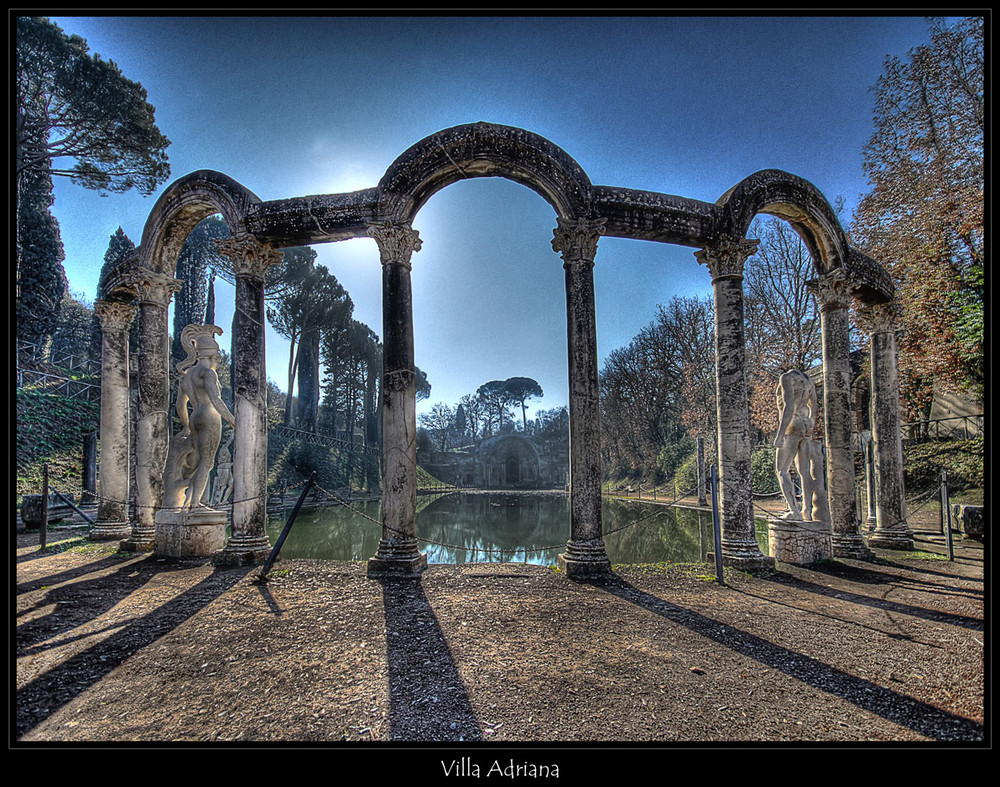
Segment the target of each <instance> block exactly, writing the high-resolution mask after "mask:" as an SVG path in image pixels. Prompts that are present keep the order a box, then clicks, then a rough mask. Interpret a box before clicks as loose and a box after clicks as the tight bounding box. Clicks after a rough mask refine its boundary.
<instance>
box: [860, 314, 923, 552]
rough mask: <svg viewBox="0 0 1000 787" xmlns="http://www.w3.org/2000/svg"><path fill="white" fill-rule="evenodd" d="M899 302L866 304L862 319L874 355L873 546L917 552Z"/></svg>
mask: <svg viewBox="0 0 1000 787" xmlns="http://www.w3.org/2000/svg"><path fill="white" fill-rule="evenodd" d="M897 314H898V307H897V306H896V304H895V303H879V304H867V305H865V306H863V307H861V308H860V309H858V316H859V317H860V318H861V321H862V324H863V326H864V327H865V328H866V330H867V331H868V333H869V336H870V339H869V352H870V355H871V375H872V389H871V408H872V413H871V414H872V442H873V445H874V454H875V532H874V533H872V534H871V536H869V538H868V543H869V544H870V545H871V546H876V547H884V548H886V549H913V532H912V531H911V530H910V526H909V524H908V523H907V521H906V497H905V489H904V486H903V439H902V433H901V431H900V415H899V375H898V371H897V357H896V318H897Z"/></svg>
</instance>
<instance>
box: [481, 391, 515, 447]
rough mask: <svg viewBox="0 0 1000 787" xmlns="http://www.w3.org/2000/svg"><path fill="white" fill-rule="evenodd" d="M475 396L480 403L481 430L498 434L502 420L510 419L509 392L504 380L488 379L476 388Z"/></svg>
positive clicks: (501, 427) (501, 426)
mask: <svg viewBox="0 0 1000 787" xmlns="http://www.w3.org/2000/svg"><path fill="white" fill-rule="evenodd" d="M476 398H477V399H478V400H479V401H480V403H481V404H482V411H481V416H482V419H483V431H484V433H486V434H490V435H492V434H494V430H495V433H496V434H499V433H500V432H501V431H503V425H504V421H505V420H506V419H510V418H511V417H512V416H511V413H510V410H509V407H510V404H511V398H510V392H509V391H508V390H507V385H506V380H490V381H489V382H488V383H483V384H482V385H480V386H479V387H478V388H477V389H476Z"/></svg>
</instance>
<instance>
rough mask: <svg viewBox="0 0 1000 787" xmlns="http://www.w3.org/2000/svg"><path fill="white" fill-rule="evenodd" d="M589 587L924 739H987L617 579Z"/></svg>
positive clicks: (934, 711) (975, 727) (964, 722)
mask: <svg viewBox="0 0 1000 787" xmlns="http://www.w3.org/2000/svg"><path fill="white" fill-rule="evenodd" d="M588 584H591V585H592V586H594V587H597V588H600V589H602V590H605V591H607V592H608V593H611V594H613V595H615V596H618V597H619V598H621V599H624V600H625V601H628V602H629V603H631V604H635V605H636V606H639V607H642V608H643V609H646V610H648V611H650V612H653V613H655V614H657V615H661V616H663V617H664V618H667V619H668V620H671V621H673V622H675V623H679V624H680V625H682V626H686V627H687V628H689V629H690V630H692V631H694V632H695V633H697V634H699V635H701V636H703V637H706V638H708V639H711V640H715V641H716V642H718V643H719V644H720V645H722V646H723V647H726V648H729V649H730V650H734V651H736V652H738V653H742V654H743V655H745V656H748V657H749V658H752V659H756V660H757V661H759V662H760V663H762V664H764V665H766V666H767V667H769V668H771V669H775V670H779V671H781V672H783V673H785V674H786V675H788V676H789V677H791V678H795V679H796V680H800V681H802V682H803V683H806V684H808V685H810V686H812V687H814V688H816V689H819V690H821V691H824V692H827V693H829V694H833V695H834V696H837V697H840V698H841V699H843V700H846V701H847V702H850V703H852V704H854V705H856V706H857V707H858V708H860V709H862V710H864V711H866V712H869V713H874V714H876V715H878V716H881V717H882V718H884V719H886V720H887V721H890V722H892V723H894V724H899V725H900V726H903V727H907V728H909V729H911V730H913V731H914V732H917V733H919V734H920V735H925V736H927V737H928V738H931V739H933V740H938V741H981V740H983V736H984V732H983V725H982V724H978V723H977V722H974V721H972V720H970V719H967V718H965V717H962V716H956V715H954V714H952V713H948V712H946V711H943V710H941V709H940V708H936V707H934V706H933V705H928V704H927V703H924V702H920V701H918V700H914V699H912V698H911V697H907V696H906V695H903V694H898V693H896V692H894V691H890V690H889V689H886V688H884V687H882V686H879V685H877V684H875V683H871V682H870V681H867V680H864V679H862V678H858V677H855V676H854V675H850V674H848V673H846V672H843V671H841V670H839V669H836V668H834V667H831V666H830V665H828V664H824V663H822V662H820V661H817V660H815V659H813V658H811V657H809V656H804V655H802V654H801V653H796V652H795V651H792V650H789V649H787V648H783V647H781V646H779V645H775V644H773V643H771V642H768V641H767V640H765V639H761V638H760V637H758V636H756V635H754V634H750V633H748V632H745V631H741V630H740V629H737V628H734V627H733V626H732V625H731V624H728V623H727V624H725V625H724V626H723V624H722V623H720V622H719V621H717V620H712V619H711V618H708V617H705V616H704V615H702V614H700V613H697V612H693V611H691V610H689V609H685V608H683V607H679V606H677V605H676V604H671V603H670V602H667V601H664V600H662V599H660V598H657V597H656V596H653V595H650V594H649V593H646V592H645V591H642V590H639V589H638V588H636V587H635V586H633V585H632V584H630V583H629V582H627V581H626V580H624V579H622V578H621V577H619V576H617V575H614V576H612V577H610V578H608V579H604V580H592V581H590V582H589V583H588Z"/></svg>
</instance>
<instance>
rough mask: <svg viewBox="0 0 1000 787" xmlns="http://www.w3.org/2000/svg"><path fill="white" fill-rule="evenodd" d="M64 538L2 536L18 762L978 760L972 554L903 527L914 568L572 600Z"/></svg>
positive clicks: (560, 584)
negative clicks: (263, 751) (130, 755)
mask: <svg viewBox="0 0 1000 787" xmlns="http://www.w3.org/2000/svg"><path fill="white" fill-rule="evenodd" d="M85 532H86V531H81V530H75V531H74V530H69V529H67V530H56V531H50V536H49V548H48V549H47V550H46V551H40V550H39V549H38V546H37V544H38V540H37V534H31V533H29V534H26V535H25V534H21V535H19V536H18V548H17V564H16V594H15V595H16V689H17V700H16V710H15V713H14V714H13V715H14V719H13V724H14V727H15V729H13V730H12V731H11V745H12V747H13V748H16V749H26V748H30V747H32V746H33V745H34V744H36V743H47V744H49V745H52V744H55V745H56V747H57V748H64V747H71V746H75V745H77V744H82V743H85V742H89V743H93V742H100V743H103V744H105V745H121V746H126V745H129V744H135V743H142V744H144V745H148V744H156V743H162V742H170V743H172V744H174V745H175V746H176V745H177V744H191V745H198V744H204V743H210V744H212V747H211V748H224V747H223V746H222V745H221V744H223V743H224V742H235V743H236V744H237V745H250V744H258V745H260V744H263V745H272V744H275V743H282V744H294V745H296V746H297V747H303V746H316V745H323V746H332V747H334V748H339V749H342V750H343V751H344V752H345V753H347V752H360V753H361V755H362V756H364V757H366V758H367V759H366V760H365V762H367V763H369V764H370V765H371V764H374V765H375V767H376V768H378V767H379V765H380V763H379V761H378V760H375V761H373V760H372V759H371V754H372V753H373V751H374V750H378V752H381V753H385V754H387V755H389V754H391V755H398V754H399V753H400V749H399V745H398V742H406V743H407V744H408V745H410V744H418V746H419V748H418V749H416V750H415V751H416V754H419V756H421V757H423V758H425V759H427V758H429V759H430V760H432V761H433V762H430V763H429V764H428V765H427V766H426V767H427V768H431V769H432V771H430V772H429V773H432V772H434V771H436V772H437V774H442V773H444V772H445V771H446V770H447V769H448V768H449V767H451V771H450V774H451V775H456V774H457V773H459V772H460V771H461V769H463V768H464V769H465V775H469V776H475V775H476V774H475V773H474V772H473V773H470V772H469V771H470V769H472V768H473V767H478V768H480V769H481V772H480V774H479V775H480V776H481V777H482V776H486V775H487V771H488V769H491V768H493V762H494V761H498V762H499V763H500V766H501V767H505V766H506V765H507V763H508V759H511V758H512V759H513V763H514V768H515V771H516V768H517V767H518V766H519V765H522V763H523V766H522V767H523V768H525V769H527V770H530V768H531V767H532V766H534V767H536V768H542V767H545V766H548V767H549V768H550V769H551V767H552V766H553V765H554V766H555V767H556V769H557V771H558V770H559V768H560V767H561V768H562V770H561V772H560V773H557V774H556V775H558V776H559V777H560V778H564V777H566V776H567V775H570V773H571V772H572V771H573V769H574V768H576V769H584V768H585V769H586V770H587V771H588V772H590V773H594V772H595V771H593V770H591V769H592V768H594V767H597V766H598V765H599V764H600V765H604V766H608V760H607V757H606V756H604V755H606V752H605V751H604V749H603V747H604V746H605V745H611V744H618V743H627V744H628V746H629V747H630V748H633V749H635V750H636V751H645V752H647V753H648V752H649V751H652V752H659V751H660V750H661V748H662V747H663V746H665V745H672V746H677V745H682V746H693V745H699V746H700V745H702V744H704V743H713V742H714V743H716V744H720V743H721V744H725V745H726V746H728V747H735V746H741V745H742V744H744V743H750V742H753V743H755V744H757V745H760V744H763V745H767V744H774V745H776V744H778V743H781V742H799V743H802V744H809V745H815V744H817V743H822V744H826V743H831V742H839V743H847V744H852V745H861V744H864V745H866V746H872V745H875V746H890V745H893V746H894V745H899V744H903V743H910V742H912V743H918V744H920V743H923V744H938V743H948V744H952V745H954V744H956V743H957V744H959V745H963V746H971V747H973V748H983V749H984V750H985V749H987V748H988V746H989V744H990V743H991V736H990V727H989V725H988V724H985V719H984V696H985V691H984V644H985V637H984V626H983V621H984V582H983V578H984V550H983V547H982V545H980V544H977V543H976V542H971V541H961V540H960V541H959V542H958V551H957V554H956V559H955V560H954V561H948V560H947V559H945V558H944V557H943V555H942V553H943V545H942V543H941V541H942V537H941V536H936V537H935V536H933V535H931V534H926V533H925V534H918V535H919V541H918V546H919V549H920V550H922V551H920V552H915V553H892V552H881V551H880V552H879V553H878V558H879V559H878V560H876V561H875V562H871V563H865V562H856V561H851V560H837V561H831V562H828V563H824V564H818V565H816V566H813V567H800V566H791V565H785V564H778V570H777V571H775V572H774V573H770V574H767V575H762V576H752V575H750V574H746V573H742V572H738V571H731V570H729V569H727V573H726V575H725V584H724V585H723V584H720V583H718V582H716V581H714V577H713V575H712V567H711V566H709V565H704V564H693V565H649V566H638V565H637V566H618V567H616V569H615V573H614V575H613V577H611V578H610V579H608V580H607V581H602V582H591V583H585V582H575V581H571V580H569V579H567V578H566V577H564V576H562V575H560V574H559V573H558V572H557V571H555V570H554V569H551V568H548V567H544V566H529V565H524V564H478V565H467V566H437V565H435V566H431V567H430V568H429V569H428V570H427V571H426V572H425V573H424V574H423V575H422V577H421V578H420V579H419V580H405V581H394V582H380V581H376V580H372V579H368V578H367V576H366V574H365V567H364V565H363V564H359V563H347V562H321V561H299V560H292V561H280V562H279V563H278V564H276V567H275V569H274V570H273V571H272V574H271V576H270V577H269V579H268V581H267V582H266V583H261V582H259V581H258V579H257V577H256V571H257V570H256V569H249V568H241V569H217V568H215V567H213V566H212V565H211V564H210V563H209V562H208V561H206V560H187V561H165V560H158V559H156V558H155V557H152V556H135V555H125V554H121V553H116V552H114V549H113V548H112V547H108V546H105V545H99V544H92V543H89V542H87V541H86V539H85ZM387 742H397V743H396V744H391V745H383V744H385V743H387ZM563 744H569V745H570V746H571V747H577V748H569V749H566V748H564V747H563ZM230 745H232V744H230ZM484 747H485V748H484ZM508 749H510V751H511V752H516V755H514V754H512V755H511V756H510V757H508V756H507V750H508ZM584 751H587V752H589V753H590V754H591V755H592V756H591V760H592V762H591V761H590V760H587V759H586V758H583V757H582V753H583V752H584ZM595 751H596V752H598V753H599V754H598V753H595ZM378 752H375V753H378ZM500 752H503V753H504V757H503V758H500V759H499V760H498V759H497V755H498V753H500ZM408 756H411V757H412V756H416V755H415V754H414V752H413V751H409V752H408ZM463 757H468V758H469V759H468V760H466V759H462V758H463ZM453 762H454V763H456V764H455V765H454V766H451V763H453ZM422 767H423V766H421V768H422ZM617 767H618V768H621V767H622V765H621V763H620V762H618V766H617ZM527 770H525V771H524V772H522V773H520V774H518V773H516V772H515V774H514V775H515V777H516V776H518V775H522V776H527V777H531V776H532V774H530V773H528V772H527ZM619 772H621V771H619ZM416 773H418V774H419V773H420V768H417V770H416ZM490 775H497V776H500V775H503V776H506V775H507V774H505V773H504V774H501V773H493V774H490ZM546 775H547V776H549V777H552V775H553V774H552V773H551V771H549V772H547V773H535V774H534V776H536V777H544V776H546Z"/></svg>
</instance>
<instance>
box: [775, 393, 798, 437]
mask: <svg viewBox="0 0 1000 787" xmlns="http://www.w3.org/2000/svg"><path fill="white" fill-rule="evenodd" d="M791 389H792V385H791V382H790V381H789V380H788V378H786V377H785V376H784V375H782V376H781V377H780V378H779V379H778V392H777V396H776V397H775V398H776V399H777V402H778V419H779V420H778V433H777V434H776V435H775V436H774V446H775V448H781V444H782V443H784V442H785V432H786V431H787V430H788V425H789V423H790V422H791V420H792V415H793V412H792V411H793V409H794V408H792V407H789V406H788V403H789V402H791V401H793V400H792V396H793V392H792V390H791Z"/></svg>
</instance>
